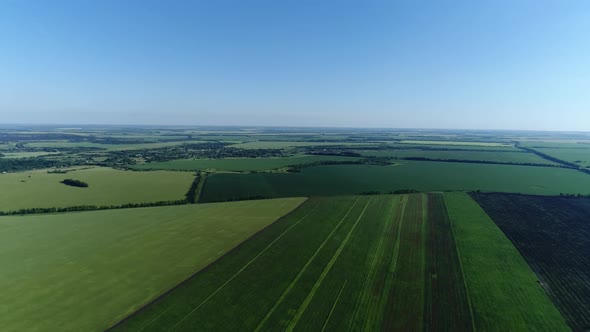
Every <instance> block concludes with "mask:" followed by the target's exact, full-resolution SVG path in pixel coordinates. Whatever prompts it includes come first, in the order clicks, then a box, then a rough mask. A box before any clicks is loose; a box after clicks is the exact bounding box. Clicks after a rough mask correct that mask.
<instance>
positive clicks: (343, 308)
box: [112, 194, 567, 331]
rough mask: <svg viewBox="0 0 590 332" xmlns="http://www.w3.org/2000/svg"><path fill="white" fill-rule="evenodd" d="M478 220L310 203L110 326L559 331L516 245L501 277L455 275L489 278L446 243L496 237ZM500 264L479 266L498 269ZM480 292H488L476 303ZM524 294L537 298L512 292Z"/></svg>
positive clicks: (410, 199) (416, 208) (376, 201)
mask: <svg viewBox="0 0 590 332" xmlns="http://www.w3.org/2000/svg"><path fill="white" fill-rule="evenodd" d="M459 199H467V200H469V199H470V198H469V196H467V195H465V196H462V197H460V198H459ZM471 204H473V205H475V206H477V204H476V203H474V202H472V201H471ZM453 208H454V209H456V208H455V207H453ZM484 215H485V214H484ZM461 217H462V216H461ZM474 221H475V222H476V223H478V222H482V220H474ZM483 221H486V220H483ZM454 222H461V223H464V222H465V221H464V220H463V219H461V220H457V219H454ZM487 222H488V224H487V226H488V227H483V228H481V227H475V228H468V229H461V232H458V233H455V232H454V231H453V227H454V225H453V223H452V222H451V219H449V217H448V216H447V211H446V207H445V203H444V197H443V195H442V194H429V195H424V194H412V195H387V196H386V195H381V196H346V197H332V198H325V197H324V198H311V199H309V200H308V201H306V202H305V203H304V204H302V205H301V206H300V207H299V208H298V209H296V210H295V211H293V212H292V213H291V214H289V215H287V216H285V217H283V218H281V219H280V220H279V221H277V222H276V223H274V224H273V225H271V226H270V227H268V228H267V229H265V230H264V231H263V232H261V233H259V234H258V235H257V236H255V237H253V238H251V239H249V240H248V241H246V242H244V243H243V245H242V246H240V250H234V251H231V252H229V253H228V254H227V255H226V256H224V257H223V258H222V259H220V260H218V261H216V262H215V263H214V264H212V265H211V266H210V267H209V268H208V269H206V270H203V271H202V272H200V273H198V274H196V275H195V276H193V277H192V278H190V279H189V280H187V281H186V282H184V283H182V284H181V285H179V286H178V287H177V288H176V289H174V290H173V291H172V292H170V293H168V294H166V295H165V296H163V297H161V298H160V299H158V300H157V301H155V302H152V303H151V304H150V305H148V306H146V307H145V308H143V309H142V310H140V311H138V312H137V313H135V314H134V315H132V316H130V317H128V318H127V319H125V320H123V321H122V322H121V323H119V324H117V325H116V326H114V328H113V329H112V330H114V331H161V330H166V331H235V330H243V331H276V330H287V331H304V330H306V331H307V330H311V331H323V330H326V331H359V330H364V331H380V330H383V331H419V330H424V329H428V330H440V331H453V330H454V331H458V330H468V331H469V330H475V329H476V328H477V329H480V330H490V329H496V330H504V331H508V330H515V329H517V328H518V327H522V326H523V325H524V324H525V323H528V321H527V320H526V316H527V315H529V314H531V316H530V318H529V319H531V320H533V319H538V321H537V322H533V323H531V324H532V325H530V326H532V327H536V328H538V329H537V330H548V331H549V330H551V331H561V330H567V326H566V325H565V323H564V321H563V319H562V318H561V316H560V315H559V312H558V311H557V309H556V308H555V307H554V306H553V305H552V304H551V302H550V300H549V299H548V298H547V297H546V296H544V293H543V290H542V289H541V288H540V286H538V284H536V283H535V282H534V279H535V277H534V274H533V272H532V271H530V270H526V269H524V270H522V269H523V268H525V267H526V264H525V263H524V261H523V260H522V258H520V256H519V255H518V252H517V251H516V249H515V248H514V247H511V246H510V247H507V248H504V246H505V243H508V244H509V243H510V242H509V241H508V240H507V239H504V241H505V242H500V243H499V246H500V247H501V250H503V251H502V252H503V253H504V254H505V255H507V256H506V257H512V258H513V259H518V258H520V259H521V261H519V262H521V263H523V264H524V265H522V266H521V265H510V264H509V265H507V266H506V267H503V269H502V270H503V272H501V273H506V274H505V275H501V276H503V277H504V279H501V280H497V281H495V280H493V279H491V280H489V281H490V284H481V283H477V282H475V283H471V281H472V280H473V278H472V276H471V274H470V275H468V276H469V278H464V275H463V270H464V269H465V271H469V273H472V271H474V270H476V271H479V270H480V269H482V270H481V272H480V273H485V272H490V271H485V270H484V268H485V266H481V265H477V263H478V262H474V261H473V260H471V259H468V260H462V259H463V256H462V251H461V250H459V249H461V248H459V249H457V248H456V247H455V243H461V244H463V243H464V241H466V240H467V241H468V240H469V239H472V238H486V237H487V236H489V235H490V234H495V235H497V234H501V232H500V231H499V230H498V229H497V228H495V225H494V224H493V223H492V222H491V221H489V220H487ZM489 226H491V227H489ZM457 234H459V236H461V237H464V239H458V238H456V236H457ZM461 241H463V242H461ZM486 244H487V245H492V246H493V243H487V242H486ZM462 249H465V247H462ZM491 249H492V250H495V249H494V248H491ZM478 254H481V253H478ZM513 256H514V257H516V258H514V257H513ZM468 257H470V256H468ZM506 257H505V256H495V255H493V254H490V255H485V254H483V255H481V258H480V259H481V260H482V261H484V262H485V263H486V264H488V265H489V266H490V267H494V268H497V267H499V266H502V265H503V264H504V261H503V260H504V259H505V258H506ZM514 272H519V273H520V274H517V275H516V276H515V277H513V276H512V275H511V274H513V273H514ZM466 276H467V273H466ZM531 281H532V283H531ZM511 282H519V283H520V282H524V283H525V285H523V286H518V287H513V286H511ZM489 287H492V290H493V292H494V293H493V294H492V295H494V294H496V296H491V297H490V298H486V300H487V302H485V301H482V300H481V299H480V298H479V297H478V296H479V294H481V293H486V292H489V290H488V288H489ZM531 287H533V288H534V287H536V293H535V292H532V293H527V292H526V291H525V292H522V291H521V290H522V289H525V290H526V289H528V288H531ZM472 292H473V293H475V300H473V301H472V300H471V299H470V297H471V296H473V295H471V293H472ZM529 296H531V297H529ZM543 296H544V297H543ZM499 305H506V306H507V308H506V309H504V308H502V309H500V310H512V313H511V314H510V315H507V317H506V318H504V319H499V320H498V321H497V322H488V321H483V320H482V319H481V318H479V317H478V316H477V314H480V312H484V311H485V310H488V311H492V310H496V309H497V307H498V306H499ZM531 306H533V307H535V308H540V309H541V311H540V312H533V313H529V312H527V310H528V309H530V307H531ZM482 307H485V308H483V309H482ZM543 310H544V311H543ZM474 313H475V314H474ZM537 314H541V315H544V316H542V317H540V316H537Z"/></svg>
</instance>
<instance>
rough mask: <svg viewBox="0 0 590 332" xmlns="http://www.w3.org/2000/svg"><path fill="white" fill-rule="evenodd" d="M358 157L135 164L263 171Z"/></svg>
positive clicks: (307, 157)
mask: <svg viewBox="0 0 590 332" xmlns="http://www.w3.org/2000/svg"><path fill="white" fill-rule="evenodd" d="M357 159H358V158H351V157H339V156H305V155H297V156H293V157H287V158H223V159H184V160H172V161H165V162H154V163H149V164H141V165H137V166H136V167H135V168H136V169H140V170H148V169H161V170H208V169H214V170H218V171H236V172H245V171H265V170H273V169H277V168H282V167H286V166H290V165H301V164H309V163H316V162H320V161H354V160H357Z"/></svg>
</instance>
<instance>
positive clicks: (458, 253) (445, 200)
mask: <svg viewBox="0 0 590 332" xmlns="http://www.w3.org/2000/svg"><path fill="white" fill-rule="evenodd" d="M463 194H464V195H467V194H465V193H463ZM468 196H469V195H468ZM443 198H444V199H443V201H444V202H445V210H446V212H447V217H449V224H450V225H451V233H452V234H453V242H455V251H457V257H458V258H459V268H460V269H461V275H463V286H464V287H465V293H466V294H467V303H468V304H469V315H470V316H471V330H472V331H474V332H475V331H477V329H476V328H475V317H474V315H473V305H472V304H471V295H470V294H469V288H468V287H467V278H466V277H465V271H464V270H463V260H462V259H461V251H460V250H459V245H458V244H457V236H456V235H455V227H454V226H453V220H452V218H451V216H450V215H449V206H448V204H447V196H446V195H445V194H443ZM469 199H471V200H473V199H472V198H471V197H470V196H469Z"/></svg>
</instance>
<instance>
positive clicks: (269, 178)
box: [202, 161, 590, 202]
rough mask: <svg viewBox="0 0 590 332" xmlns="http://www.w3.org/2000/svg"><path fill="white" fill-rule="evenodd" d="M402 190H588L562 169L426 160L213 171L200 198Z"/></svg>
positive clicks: (589, 183) (586, 180) (581, 178)
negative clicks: (293, 170)
mask: <svg viewBox="0 0 590 332" xmlns="http://www.w3.org/2000/svg"><path fill="white" fill-rule="evenodd" d="M403 189H416V190H421V191H446V190H482V191H502V192H519V193H531V194H549V195H551V194H553V195H557V194H559V193H561V192H563V193H581V194H589V193H590V176H588V175H586V174H583V173H581V172H577V171H575V170H571V169H564V168H550V167H529V166H515V165H489V164H468V163H444V162H426V161H415V162H414V161H400V162H399V163H398V165H395V166H374V165H330V166H317V167H310V168H304V169H302V170H301V172H300V173H260V174H216V175H213V176H210V177H208V178H207V181H206V183H205V187H204V189H203V196H202V201H203V202H212V201H224V200H231V199H239V198H242V197H288V196H308V195H311V196H315V195H346V194H349V195H350V194H360V193H362V192H368V191H380V192H383V193H387V192H390V191H395V190H403Z"/></svg>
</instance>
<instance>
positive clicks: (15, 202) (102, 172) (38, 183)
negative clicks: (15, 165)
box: [0, 167, 194, 211]
mask: <svg viewBox="0 0 590 332" xmlns="http://www.w3.org/2000/svg"><path fill="white" fill-rule="evenodd" d="M64 179H76V180H81V181H84V182H86V183H88V184H89V186H88V188H77V187H71V186H66V185H64V184H62V183H60V182H61V181H62V180H64ZM193 179H194V174H192V173H188V172H167V171H154V172H131V171H121V170H116V169H112V168H106V167H92V168H86V169H81V170H75V171H69V172H68V173H66V174H52V173H47V170H38V171H28V172H19V173H7V174H0V188H10V190H0V211H15V210H20V209H31V208H51V207H70V206H81V205H95V206H101V205H108V206H110V205H123V204H127V203H147V202H157V201H174V200H181V199H184V195H185V194H186V192H187V191H188V189H189V187H190V185H191V183H192V181H193Z"/></svg>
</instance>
